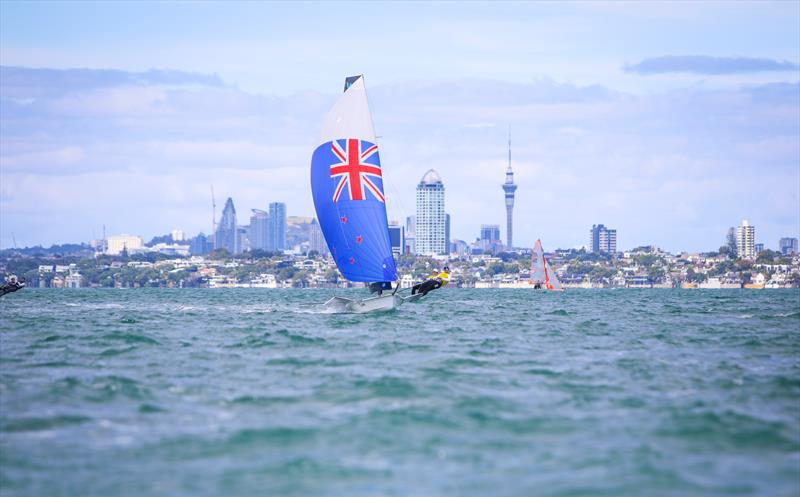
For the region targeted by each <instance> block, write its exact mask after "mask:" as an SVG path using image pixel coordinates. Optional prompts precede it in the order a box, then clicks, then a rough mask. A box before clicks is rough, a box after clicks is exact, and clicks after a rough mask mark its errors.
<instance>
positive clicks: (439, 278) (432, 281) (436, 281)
mask: <svg viewBox="0 0 800 497" xmlns="http://www.w3.org/2000/svg"><path fill="white" fill-rule="evenodd" d="M449 282H450V268H449V267H447V266H445V267H444V268H442V271H441V272H439V271H434V272H433V274H431V275H430V277H429V278H428V279H427V280H425V281H423V282H422V283H417V284H416V285H414V286H413V287H411V295H414V294H416V293H421V294H422V295H427V294H428V292H430V291H431V290H436V289H437V288H441V287H443V286H445V285H446V284H447V283H449Z"/></svg>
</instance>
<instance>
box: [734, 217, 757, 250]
mask: <svg viewBox="0 0 800 497" xmlns="http://www.w3.org/2000/svg"><path fill="white" fill-rule="evenodd" d="M736 254H737V255H738V256H739V257H741V258H742V259H755V258H756V227H755V226H750V222H749V221H747V219H745V220H743V221H742V224H741V225H739V226H737V227H736Z"/></svg>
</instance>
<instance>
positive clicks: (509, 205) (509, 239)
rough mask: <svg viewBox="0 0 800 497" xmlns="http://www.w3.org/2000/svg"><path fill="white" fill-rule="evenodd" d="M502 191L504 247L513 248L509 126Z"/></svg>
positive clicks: (512, 191)
mask: <svg viewBox="0 0 800 497" xmlns="http://www.w3.org/2000/svg"><path fill="white" fill-rule="evenodd" d="M503 191H504V192H506V247H507V248H508V249H509V250H511V249H512V248H514V192H515V191H517V185H515V184H514V171H512V170H511V126H509V127H508V169H506V182H505V183H503Z"/></svg>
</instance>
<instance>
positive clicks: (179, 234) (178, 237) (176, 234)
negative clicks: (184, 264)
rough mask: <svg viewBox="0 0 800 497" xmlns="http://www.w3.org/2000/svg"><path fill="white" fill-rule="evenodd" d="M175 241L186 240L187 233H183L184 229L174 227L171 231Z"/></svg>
mask: <svg viewBox="0 0 800 497" xmlns="http://www.w3.org/2000/svg"><path fill="white" fill-rule="evenodd" d="M170 236H171V237H172V241H173V242H182V241H184V240H186V235H185V234H184V233H183V230H178V229H174V230H172V232H171V233H170Z"/></svg>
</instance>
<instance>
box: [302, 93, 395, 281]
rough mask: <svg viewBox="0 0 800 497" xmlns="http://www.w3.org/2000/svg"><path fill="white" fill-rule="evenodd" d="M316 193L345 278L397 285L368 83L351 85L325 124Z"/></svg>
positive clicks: (314, 168) (314, 177) (314, 166)
mask: <svg viewBox="0 0 800 497" xmlns="http://www.w3.org/2000/svg"><path fill="white" fill-rule="evenodd" d="M326 138H327V139H326ZM311 191H312V192H313V196H314V207H315V209H316V211H317V219H318V220H319V225H320V228H321V229H322V233H323V235H324V236H325V241H326V242H327V243H328V248H329V249H330V251H331V255H332V256H333V259H334V261H336V265H337V266H338V268H339V271H341V273H342V275H343V276H344V277H345V278H347V279H348V280H350V281H364V282H376V281H395V280H397V267H396V265H395V262H394V256H393V255H392V247H391V242H390V240H389V228H388V222H387V218H386V203H385V202H386V199H385V197H384V193H383V177H382V171H381V163H380V156H379V155H378V146H377V145H376V144H375V136H374V131H373V130H372V118H371V116H370V114H369V107H368V105H367V100H366V92H365V90H364V85H363V78H358V79H357V80H356V81H354V82H351V84H350V85H349V86H348V87H347V88H346V90H345V94H344V95H343V96H342V98H341V99H340V100H339V102H337V104H336V105H335V106H334V108H333V109H332V110H331V113H329V115H328V117H327V119H326V123H325V125H324V126H323V143H322V145H320V146H319V147H317V149H316V150H315V151H314V155H313V157H312V158H311Z"/></svg>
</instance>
